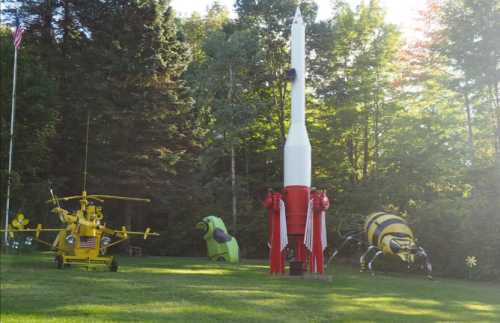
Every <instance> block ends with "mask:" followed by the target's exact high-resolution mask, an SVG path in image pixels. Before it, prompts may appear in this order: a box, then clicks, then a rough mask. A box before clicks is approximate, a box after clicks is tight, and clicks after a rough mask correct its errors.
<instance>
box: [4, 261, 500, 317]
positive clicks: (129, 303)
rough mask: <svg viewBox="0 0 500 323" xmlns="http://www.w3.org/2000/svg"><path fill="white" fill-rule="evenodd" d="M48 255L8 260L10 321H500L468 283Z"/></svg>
mask: <svg viewBox="0 0 500 323" xmlns="http://www.w3.org/2000/svg"><path fill="white" fill-rule="evenodd" d="M48 257H49V256H48V255H33V256H21V257H15V256H8V257H6V258H5V257H2V262H1V263H2V268H1V270H2V276H1V284H2V285H1V291H2V301H1V302H2V304H1V305H2V316H4V320H5V322H9V321H10V322H20V321H27V320H29V319H30V318H32V319H33V320H34V321H45V320H46V319H47V318H49V317H54V318H56V319H61V320H64V319H66V320H67V321H68V322H79V321H82V322H83V321H88V320H89V318H91V321H92V322H94V321H110V320H111V321H117V322H126V321H140V322H165V321H177V322H193V321H201V322H211V321H213V322H221V321H228V322H229V321H240V322H241V321H245V322H264V321H267V322H272V321H275V322H282V321H288V322H299V321H306V322H332V321H334V320H335V321H343V320H345V321H397V322H410V321H418V322H421V321H467V322H472V321H476V322H487V321H491V322H495V321H500V305H498V300H499V299H500V291H499V290H498V289H495V288H487V287H484V286H479V287H478V285H474V284H471V283H467V282H449V281H442V282H428V281H426V280H423V279H413V278H409V279H406V280H405V279H401V278H397V277H387V276H380V277H375V278H372V277H369V276H366V275H360V274H359V273H355V272H353V271H351V270H349V269H346V268H341V267H340V268H338V269H337V268H336V269H335V270H334V271H333V273H332V274H333V276H334V279H333V281H332V282H326V281H318V280H300V279H298V280H297V279H290V278H286V277H282V278H276V277H271V276H269V275H268V274H267V266H266V265H265V264H256V263H254V262H252V263H250V264H245V263H243V264H241V265H239V266H238V265H231V264H223V263H214V262H209V261H206V260H201V259H189V258H186V259H183V258H128V257H120V262H121V264H122V267H121V270H120V272H118V273H110V272H107V271H86V270H85V269H82V268H70V269H65V270H57V269H55V265H54V264H53V263H52V262H51V261H50V258H48Z"/></svg>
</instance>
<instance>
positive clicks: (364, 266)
mask: <svg viewBox="0 0 500 323" xmlns="http://www.w3.org/2000/svg"><path fill="white" fill-rule="evenodd" d="M373 249H378V248H377V247H375V246H369V247H368V249H366V251H365V253H364V254H362V255H361V257H360V258H359V265H360V267H361V270H360V271H361V272H363V271H365V269H366V261H365V259H366V256H368V255H369V254H370V252H371V251H372V250H373Z"/></svg>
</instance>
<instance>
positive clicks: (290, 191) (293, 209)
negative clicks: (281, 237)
mask: <svg viewBox="0 0 500 323" xmlns="http://www.w3.org/2000/svg"><path fill="white" fill-rule="evenodd" d="M284 191H285V192H284V201H285V205H286V224H287V231H288V239H289V241H290V242H291V245H290V247H292V248H293V249H294V250H295V261H300V262H302V264H303V269H304V271H305V270H306V268H307V267H306V266H307V256H306V249H305V246H304V232H305V228H306V216H307V208H308V206H309V192H310V189H309V187H307V186H301V185H292V186H287V187H285V190H284Z"/></svg>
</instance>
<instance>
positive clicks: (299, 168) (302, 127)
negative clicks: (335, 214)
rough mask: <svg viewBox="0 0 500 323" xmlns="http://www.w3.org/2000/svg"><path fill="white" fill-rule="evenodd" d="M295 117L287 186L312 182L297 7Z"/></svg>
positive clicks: (287, 151)
mask: <svg viewBox="0 0 500 323" xmlns="http://www.w3.org/2000/svg"><path fill="white" fill-rule="evenodd" d="M291 51H292V69H294V70H295V79H294V80H293V81H292V119H291V124H290V128H289V130H288V137H287V139H286V143H285V158H284V159H285V176H284V186H285V188H286V187H288V186H306V187H308V188H309V187H310V186H311V144H310V143H309V136H308V135H307V129H306V120H305V103H306V102H305V101H306V99H305V73H306V69H305V65H306V64H305V25H304V21H303V20H302V15H301V13H300V9H299V8H298V7H297V10H296V11H295V17H294V18H293V24H292V40H291Z"/></svg>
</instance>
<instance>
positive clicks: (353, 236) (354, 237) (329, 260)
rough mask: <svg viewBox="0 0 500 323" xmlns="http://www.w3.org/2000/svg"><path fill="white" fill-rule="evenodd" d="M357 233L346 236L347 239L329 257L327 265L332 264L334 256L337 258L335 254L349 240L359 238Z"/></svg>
mask: <svg viewBox="0 0 500 323" xmlns="http://www.w3.org/2000/svg"><path fill="white" fill-rule="evenodd" d="M356 235H357V233H355V234H351V235H349V236H347V238H345V240H344V241H343V242H342V243H341V244H340V247H338V248H337V249H335V250H334V251H333V253H332V255H331V256H330V258H328V261H327V262H326V264H327V265H329V264H330V262H331V261H332V260H333V258H335V256H336V255H337V254H338V253H339V251H340V250H342V248H344V246H345V245H346V244H347V243H348V242H349V241H352V240H358V239H357V238H356Z"/></svg>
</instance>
